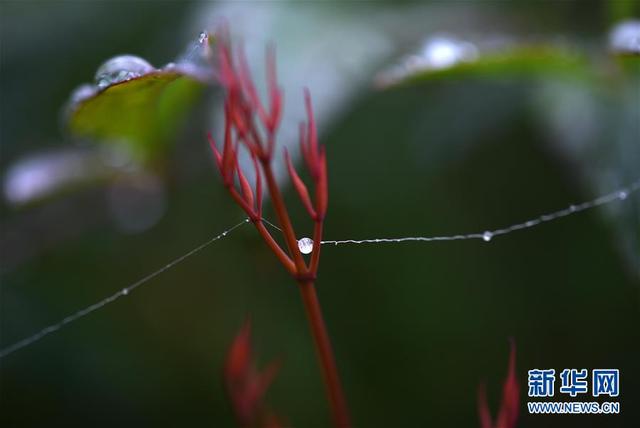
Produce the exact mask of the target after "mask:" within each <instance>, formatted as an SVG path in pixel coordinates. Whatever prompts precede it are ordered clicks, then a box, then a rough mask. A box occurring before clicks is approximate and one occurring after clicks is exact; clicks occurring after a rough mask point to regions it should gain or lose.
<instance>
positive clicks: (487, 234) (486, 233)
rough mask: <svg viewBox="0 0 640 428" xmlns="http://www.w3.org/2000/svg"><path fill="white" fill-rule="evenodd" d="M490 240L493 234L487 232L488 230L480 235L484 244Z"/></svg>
mask: <svg viewBox="0 0 640 428" xmlns="http://www.w3.org/2000/svg"><path fill="white" fill-rule="evenodd" d="M491 238H493V233H491V232H489V231H488V230H487V231H486V232H485V233H483V234H482V239H483V240H484V242H489V241H491Z"/></svg>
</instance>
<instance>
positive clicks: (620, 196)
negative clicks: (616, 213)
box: [618, 190, 629, 201]
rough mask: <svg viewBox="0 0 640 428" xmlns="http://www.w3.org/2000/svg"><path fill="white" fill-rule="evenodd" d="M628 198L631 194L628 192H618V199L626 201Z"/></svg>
mask: <svg viewBox="0 0 640 428" xmlns="http://www.w3.org/2000/svg"><path fill="white" fill-rule="evenodd" d="M627 196H629V194H628V193H627V192H625V191H624V190H621V191H619V192H618V199H620V200H622V201H624V200H625V199H627Z"/></svg>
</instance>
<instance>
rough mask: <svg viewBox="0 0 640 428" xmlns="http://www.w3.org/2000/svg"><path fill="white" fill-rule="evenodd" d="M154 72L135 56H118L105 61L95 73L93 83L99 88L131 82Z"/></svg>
mask: <svg viewBox="0 0 640 428" xmlns="http://www.w3.org/2000/svg"><path fill="white" fill-rule="evenodd" d="M152 71H154V68H153V66H152V65H151V64H149V63H148V62H147V61H145V60H144V59H142V58H140V57H138V56H135V55H119V56H115V57H113V58H111V59H108V60H107V61H105V62H104V63H103V64H102V65H101V66H100V67H99V68H98V71H96V76H95V81H96V84H97V85H98V87H99V88H101V89H103V88H106V87H107V86H110V85H113V84H116V83H120V82H124V81H126V80H131V79H134V78H136V77H140V76H143V75H145V74H147V73H150V72H152Z"/></svg>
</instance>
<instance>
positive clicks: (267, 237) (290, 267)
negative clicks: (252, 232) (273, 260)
mask: <svg viewBox="0 0 640 428" xmlns="http://www.w3.org/2000/svg"><path fill="white" fill-rule="evenodd" d="M255 225H256V229H258V232H259V233H260V235H262V238H263V239H264V241H265V242H266V243H267V245H268V246H269V248H271V251H273V252H274V253H275V255H276V256H277V257H278V259H280V262H282V264H283V265H284V267H285V268H286V269H287V271H288V272H289V273H290V274H291V275H295V274H296V266H295V264H294V263H293V261H292V260H291V258H290V257H289V256H288V255H287V254H286V253H285V252H284V251H283V250H282V248H280V246H279V245H278V243H277V242H276V241H275V240H274V239H273V237H272V236H271V234H270V233H269V231H268V230H267V228H266V227H264V223H263V222H262V220H259V221H256V222H255Z"/></svg>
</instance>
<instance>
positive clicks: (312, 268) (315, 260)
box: [309, 220, 324, 275]
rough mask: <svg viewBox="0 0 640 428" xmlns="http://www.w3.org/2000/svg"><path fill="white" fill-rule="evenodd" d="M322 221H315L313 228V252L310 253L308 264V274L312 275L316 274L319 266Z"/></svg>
mask: <svg viewBox="0 0 640 428" xmlns="http://www.w3.org/2000/svg"><path fill="white" fill-rule="evenodd" d="M323 224H324V223H323V221H322V220H320V221H316V222H315V226H314V227H313V252H312V253H311V262H310V263H309V272H312V273H313V274H314V275H315V274H316V273H317V272H318V267H319V265H320V247H321V245H320V244H321V243H322V225H323Z"/></svg>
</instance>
